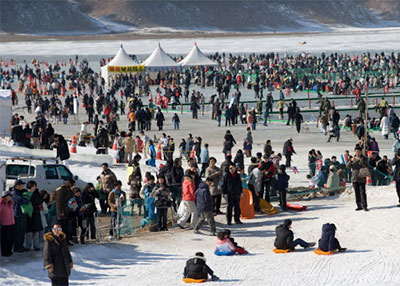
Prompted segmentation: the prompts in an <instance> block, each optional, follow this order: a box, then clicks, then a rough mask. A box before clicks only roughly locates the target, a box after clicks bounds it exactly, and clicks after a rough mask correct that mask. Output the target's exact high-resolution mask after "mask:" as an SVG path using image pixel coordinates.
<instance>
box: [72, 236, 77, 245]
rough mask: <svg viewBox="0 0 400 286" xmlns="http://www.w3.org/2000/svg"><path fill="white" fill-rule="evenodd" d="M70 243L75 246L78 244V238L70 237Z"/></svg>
mask: <svg viewBox="0 0 400 286" xmlns="http://www.w3.org/2000/svg"><path fill="white" fill-rule="evenodd" d="M72 242H73V243H75V244H78V237H77V236H73V237H72Z"/></svg>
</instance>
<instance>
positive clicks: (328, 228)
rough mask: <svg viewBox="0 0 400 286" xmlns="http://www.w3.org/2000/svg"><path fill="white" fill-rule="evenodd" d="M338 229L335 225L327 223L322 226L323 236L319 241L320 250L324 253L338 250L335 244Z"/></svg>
mask: <svg viewBox="0 0 400 286" xmlns="http://www.w3.org/2000/svg"><path fill="white" fill-rule="evenodd" d="M335 233H336V227H335V225H333V224H329V223H326V224H324V225H323V226H322V236H321V239H320V240H319V241H318V248H319V249H321V250H322V251H333V250H335V249H337V246H336V243H335Z"/></svg>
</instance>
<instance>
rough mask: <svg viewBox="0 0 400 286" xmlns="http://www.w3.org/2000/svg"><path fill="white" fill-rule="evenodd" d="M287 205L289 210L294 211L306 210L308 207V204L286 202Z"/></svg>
mask: <svg viewBox="0 0 400 286" xmlns="http://www.w3.org/2000/svg"><path fill="white" fill-rule="evenodd" d="M286 207H287V209H288V210H293V211H304V210H306V209H307V206H302V205H295V204H286Z"/></svg>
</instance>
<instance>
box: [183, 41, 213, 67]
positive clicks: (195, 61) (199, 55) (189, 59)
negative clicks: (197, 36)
mask: <svg viewBox="0 0 400 286" xmlns="http://www.w3.org/2000/svg"><path fill="white" fill-rule="evenodd" d="M179 64H180V65H181V66H184V67H193V66H217V65H218V64H217V63H215V62H213V61H212V60H210V59H209V58H208V57H207V56H205V55H204V54H203V52H202V51H200V49H199V47H198V46H197V44H196V43H195V44H194V47H193V49H192V50H191V51H190V53H189V54H188V55H187V56H186V57H185V58H184V59H183V60H181V61H180V62H179Z"/></svg>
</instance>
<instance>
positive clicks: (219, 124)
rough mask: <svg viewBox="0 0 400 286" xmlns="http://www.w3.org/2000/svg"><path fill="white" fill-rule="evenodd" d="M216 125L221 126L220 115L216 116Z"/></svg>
mask: <svg viewBox="0 0 400 286" xmlns="http://www.w3.org/2000/svg"><path fill="white" fill-rule="evenodd" d="M217 122H218V127H220V126H221V116H217Z"/></svg>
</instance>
